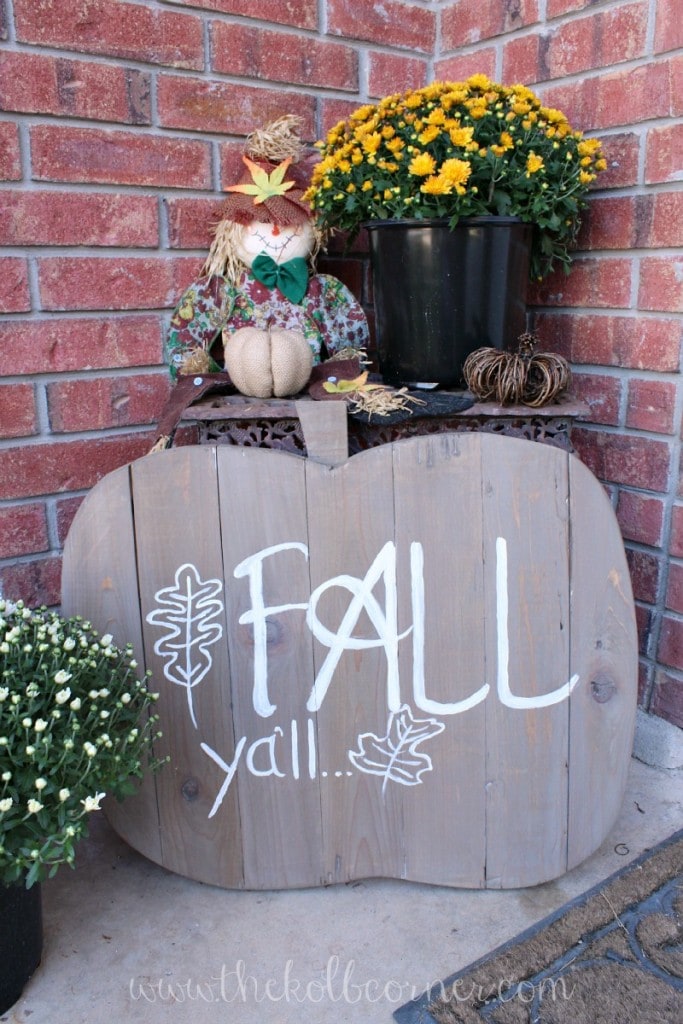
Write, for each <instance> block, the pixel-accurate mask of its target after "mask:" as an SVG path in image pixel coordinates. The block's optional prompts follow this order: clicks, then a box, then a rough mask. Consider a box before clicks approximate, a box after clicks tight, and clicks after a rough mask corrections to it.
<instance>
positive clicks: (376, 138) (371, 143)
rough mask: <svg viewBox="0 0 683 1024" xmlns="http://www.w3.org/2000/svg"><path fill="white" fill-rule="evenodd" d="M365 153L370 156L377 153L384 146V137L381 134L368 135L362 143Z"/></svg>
mask: <svg viewBox="0 0 683 1024" xmlns="http://www.w3.org/2000/svg"><path fill="white" fill-rule="evenodd" d="M361 145H362V147H363V150H364V152H366V153H368V154H372V153H376V152H377V150H378V149H379V147H380V146H381V145H382V136H381V135H380V134H379V132H373V133H372V135H368V136H367V137H366V138H364V139H363V142H362V143H361Z"/></svg>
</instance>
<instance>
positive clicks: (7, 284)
mask: <svg viewBox="0 0 683 1024" xmlns="http://www.w3.org/2000/svg"><path fill="white" fill-rule="evenodd" d="M30 308H31V297H30V294H29V290H28V265H27V263H26V260H24V259H21V258H19V257H14V256H0V313H26V312H28V310H29V309H30Z"/></svg>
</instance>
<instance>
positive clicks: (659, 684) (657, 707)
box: [650, 672, 683, 729]
mask: <svg viewBox="0 0 683 1024" xmlns="http://www.w3.org/2000/svg"><path fill="white" fill-rule="evenodd" d="M650 711H651V712H652V713H653V714H655V715H658V716H659V717H660V718H664V719H666V721H667V722H671V723H672V724H673V725H677V726H678V728H679V729H683V681H682V680H680V679H676V678H675V677H674V676H672V675H671V674H670V673H668V672H658V673H657V675H656V677H655V685H654V688H653V690H652V699H651V701H650Z"/></svg>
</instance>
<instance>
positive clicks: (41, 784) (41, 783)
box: [35, 779, 47, 791]
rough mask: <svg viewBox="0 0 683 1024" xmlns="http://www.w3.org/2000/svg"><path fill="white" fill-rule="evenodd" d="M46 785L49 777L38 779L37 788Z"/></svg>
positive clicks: (43, 787) (42, 787)
mask: <svg viewBox="0 0 683 1024" xmlns="http://www.w3.org/2000/svg"><path fill="white" fill-rule="evenodd" d="M46 786H47V779H36V781H35V787H36V789H37V790H39V791H40V790H41V789H45V787H46Z"/></svg>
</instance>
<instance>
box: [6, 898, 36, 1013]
mask: <svg viewBox="0 0 683 1024" xmlns="http://www.w3.org/2000/svg"><path fill="white" fill-rule="evenodd" d="M42 951H43V910H42V900H41V890H40V886H39V885H34V886H32V887H31V888H30V889H25V888H24V886H23V884H19V885H0V1016H1V1015H2V1014H3V1013H5V1012H6V1011H7V1010H9V1008H10V1006H14V1004H15V1003H16V1001H17V1000H18V999H19V998H20V996H21V993H22V992H23V990H24V986H25V985H26V983H27V981H28V980H29V978H30V977H31V975H32V974H33V972H34V971H35V969H36V968H37V966H38V964H39V963H40V957H41V955H42Z"/></svg>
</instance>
